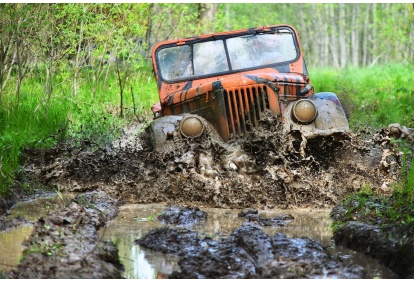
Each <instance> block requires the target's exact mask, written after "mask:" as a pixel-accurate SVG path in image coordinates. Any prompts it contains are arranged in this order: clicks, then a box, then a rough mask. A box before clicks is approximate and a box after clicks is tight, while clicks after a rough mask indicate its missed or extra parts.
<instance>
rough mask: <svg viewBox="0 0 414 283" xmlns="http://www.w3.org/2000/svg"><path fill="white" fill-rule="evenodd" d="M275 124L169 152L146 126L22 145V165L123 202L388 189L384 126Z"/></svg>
mask: <svg viewBox="0 0 414 283" xmlns="http://www.w3.org/2000/svg"><path fill="white" fill-rule="evenodd" d="M278 127H279V125H278V123H277V121H276V118H273V117H268V118H265V119H263V120H262V121H261V127H259V128H258V129H257V130H256V131H253V132H252V133H251V134H250V136H248V137H246V139H242V140H240V141H239V142H238V143H233V144H230V145H228V144H223V143H219V142H215V141H214V140H212V139H211V137H210V136H209V135H204V136H202V137H200V138H197V140H196V141H190V140H184V141H180V140H177V141H176V148H175V149H174V150H171V151H169V152H155V151H154V150H152V147H151V144H150V139H149V136H148V133H147V132H143V133H142V134H141V135H138V136H136V138H135V140H132V142H131V140H130V141H129V144H127V146H117V147H116V148H115V147H113V146H107V147H104V148H98V149H95V150H91V149H90V148H88V147H87V146H85V144H88V143H89V144H92V142H91V141H85V142H84V144H81V145H80V146H74V145H71V144H60V145H59V146H57V147H55V148H53V149H49V150H44V151H36V152H28V153H27V154H28V159H27V162H26V165H25V167H24V170H25V173H26V174H27V175H30V176H32V177H33V178H34V179H35V180H36V181H37V182H38V183H41V184H44V185H48V186H55V187H56V186H59V188H60V190H61V191H69V192H86V191H91V190H96V189H99V190H101V191H104V192H106V193H107V194H108V195H110V196H111V197H113V198H115V199H116V200H118V201H120V202H125V203H157V202H165V203H176V204H190V205H195V206H210V207H222V208H241V209H243V208H248V207H254V208H256V209H262V208H273V207H279V208H287V207H318V208H326V207H332V206H334V205H336V204H337V203H338V202H339V201H341V200H342V199H344V197H345V196H347V195H349V194H350V193H353V192H356V191H358V190H359V189H361V188H362V187H364V186H369V187H370V188H372V189H373V190H375V191H377V192H378V193H381V194H389V193H390V191H391V183H392V182H393V181H395V180H396V178H397V176H398V172H399V167H400V159H401V158H400V152H399V151H398V149H397V147H396V146H395V145H392V144H390V137H389V131H388V129H383V130H381V131H379V132H377V133H376V134H374V135H373V136H371V137H368V138H367V139H364V138H361V137H360V136H358V135H355V134H350V135H344V136H342V137H337V140H336V141H333V137H327V138H318V139H313V140H308V141H305V140H302V139H301V138H300V135H296V136H295V134H293V135H289V136H280V135H278V134H275V133H278ZM121 141H122V140H120V144H121Z"/></svg>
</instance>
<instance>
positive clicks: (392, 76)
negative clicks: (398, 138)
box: [310, 64, 414, 129]
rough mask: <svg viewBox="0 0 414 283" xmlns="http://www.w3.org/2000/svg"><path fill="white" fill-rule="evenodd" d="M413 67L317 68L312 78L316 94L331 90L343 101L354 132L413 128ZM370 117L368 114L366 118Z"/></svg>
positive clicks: (401, 65) (312, 73)
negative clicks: (396, 127) (385, 128)
mask: <svg viewBox="0 0 414 283" xmlns="http://www.w3.org/2000/svg"><path fill="white" fill-rule="evenodd" d="M412 72H413V66H411V65H403V64H395V65H386V66H375V67H372V68H368V69H367V68H354V67H352V68H347V69H344V70H337V69H329V68H323V69H315V70H310V77H311V79H312V83H313V85H314V88H315V91H317V92H320V91H331V92H334V93H336V94H337V95H338V97H339V98H340V100H341V102H342V104H343V106H344V108H345V112H346V113H347V114H348V117H349V122H350V126H351V128H352V129H357V128H358V127H361V126H362V127H365V126H370V127H372V128H382V127H387V126H388V125H389V124H392V123H400V124H401V125H405V126H407V127H414V120H413V119H414V115H413V110H414V85H413V84H412V76H411V74H412ZM367 114H368V115H367Z"/></svg>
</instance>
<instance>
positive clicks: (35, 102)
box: [0, 67, 158, 196]
mask: <svg viewBox="0 0 414 283" xmlns="http://www.w3.org/2000/svg"><path fill="white" fill-rule="evenodd" d="M88 72H89V71H88V70H85V71H84V72H83V73H81V78H80V83H81V85H82V88H80V89H79V91H78V93H77V95H76V96H74V95H73V93H72V90H73V87H72V81H71V80H70V79H68V77H69V75H68V74H66V75H64V74H60V75H59V76H56V81H55V82H54V85H55V87H54V90H53V93H52V96H51V99H50V101H49V105H46V103H42V104H40V105H39V102H40V101H42V97H43V89H44V86H43V81H42V79H41V76H40V74H38V75H34V76H32V77H28V78H27V79H25V80H24V81H23V82H24V84H23V85H22V91H21V93H22V94H21V99H20V103H19V104H18V105H17V98H16V96H15V94H14V93H15V92H14V87H15V86H14V85H13V81H11V82H10V83H9V84H8V85H9V88H6V89H5V91H4V95H3V99H2V104H1V106H0V196H2V195H5V194H6V193H8V192H9V190H10V186H11V184H12V182H13V180H14V177H15V174H16V171H17V169H18V167H19V165H20V164H21V162H22V160H21V157H22V152H23V150H24V149H25V148H48V147H51V146H53V145H54V144H56V143H58V142H60V141H62V140H65V139H68V138H70V139H74V140H78V141H79V140H82V139H89V140H93V141H94V142H95V143H98V144H100V145H103V144H105V143H108V142H110V141H111V140H112V139H113V138H114V137H116V136H118V135H119V134H120V132H121V130H120V129H121V127H122V126H123V125H125V124H126V123H128V122H129V121H131V120H134V119H138V118H139V119H141V120H145V119H148V117H149V116H150V115H151V113H150V107H151V106H152V105H153V104H154V103H156V101H157V99H158V94H157V89H156V83H155V79H154V77H153V75H152V73H151V71H150V70H149V69H148V67H146V68H142V69H140V70H138V71H136V72H135V73H134V74H133V75H134V76H133V80H130V83H129V84H127V88H128V89H127V88H125V90H124V102H123V105H124V107H123V109H124V117H120V95H119V93H120V89H119V86H118V80H117V77H116V74H115V73H113V74H111V75H110V76H109V79H108V81H107V83H106V85H107V87H106V90H105V92H104V93H103V92H102V91H101V92H99V91H98V92H96V95H95V96H94V94H93V85H92V84H91V83H88V82H89V81H88V78H90V74H89V73H88ZM100 84H101V85H102V84H103V82H101V83H100ZM131 90H132V91H131Z"/></svg>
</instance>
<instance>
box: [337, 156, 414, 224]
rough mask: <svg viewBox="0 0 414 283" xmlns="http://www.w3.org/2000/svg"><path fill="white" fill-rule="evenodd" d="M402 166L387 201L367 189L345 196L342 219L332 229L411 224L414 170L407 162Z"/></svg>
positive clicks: (413, 220)
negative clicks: (357, 224) (362, 224)
mask: <svg viewBox="0 0 414 283" xmlns="http://www.w3.org/2000/svg"><path fill="white" fill-rule="evenodd" d="M413 161H414V159H413V160H411V164H412V163H413ZM403 164H405V165H404V166H403V170H402V171H401V176H400V179H399V182H396V183H395V184H394V191H393V193H392V195H391V196H390V197H379V196H377V195H376V194H375V193H374V192H373V191H372V190H371V189H370V188H369V187H365V188H363V189H362V190H360V191H359V192H357V193H355V194H353V195H350V196H348V197H347V198H346V199H345V200H344V201H343V202H342V205H343V206H344V209H345V214H344V215H343V216H344V217H343V218H342V219H341V220H340V221H338V222H335V223H333V226H334V228H335V229H336V228H338V227H339V226H340V225H342V224H345V223H347V222H348V221H355V220H357V221H362V222H365V223H368V224H372V225H376V224H381V225H387V224H400V225H406V224H412V223H414V166H412V165H411V166H410V165H409V164H408V163H407V162H406V161H404V162H403Z"/></svg>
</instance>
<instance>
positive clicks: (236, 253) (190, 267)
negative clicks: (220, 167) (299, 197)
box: [136, 222, 364, 279]
mask: <svg viewBox="0 0 414 283" xmlns="http://www.w3.org/2000/svg"><path fill="white" fill-rule="evenodd" d="M136 244H139V245H140V246H142V247H145V248H147V249H151V250H155V251H159V252H163V253H173V254H177V255H178V256H179V257H180V260H179V261H178V265H179V267H180V271H175V272H173V273H172V274H171V275H170V276H169V278H174V279H177V278H186V279H187V278H197V279H205V278H225V279H229V278H232V279H247V278H250V279H251V278H282V279H290V278H313V279H315V278H364V270H363V268H361V267H359V266H353V265H347V264H345V263H343V262H341V261H340V260H335V259H333V258H331V257H330V256H329V255H328V254H327V253H326V251H325V250H324V249H323V247H322V246H321V245H320V244H319V243H318V242H316V241H314V240H311V239H308V238H288V237H286V236H285V235H284V234H281V233H277V234H275V235H273V236H269V235H267V234H266V233H264V232H263V231H262V230H261V228H260V226H257V225H255V224H253V223H252V222H245V223H244V224H243V225H242V227H240V228H237V229H235V230H234V231H233V232H232V233H231V235H230V236H229V237H227V238H223V239H220V240H213V239H212V238H209V237H204V238H202V237H199V235H198V233H197V232H194V231H191V230H187V229H172V228H169V227H164V228H159V229H154V230H152V231H151V232H149V233H148V234H147V235H145V236H144V237H142V238H141V239H139V240H137V241H136Z"/></svg>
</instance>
